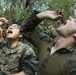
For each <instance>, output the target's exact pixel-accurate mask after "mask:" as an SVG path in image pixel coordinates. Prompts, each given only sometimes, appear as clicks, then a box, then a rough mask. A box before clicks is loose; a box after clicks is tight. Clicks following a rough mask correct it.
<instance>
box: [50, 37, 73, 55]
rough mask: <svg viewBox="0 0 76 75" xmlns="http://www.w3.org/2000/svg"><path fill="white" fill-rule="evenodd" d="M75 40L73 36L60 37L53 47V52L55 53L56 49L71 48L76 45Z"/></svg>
mask: <svg viewBox="0 0 76 75" xmlns="http://www.w3.org/2000/svg"><path fill="white" fill-rule="evenodd" d="M74 42H75V40H74V39H72V38H66V39H65V38H60V39H59V40H58V41H57V42H56V44H55V45H54V46H53V47H52V48H51V54H53V53H54V52H55V51H57V50H59V49H61V48H66V49H70V48H72V47H73V46H74Z"/></svg>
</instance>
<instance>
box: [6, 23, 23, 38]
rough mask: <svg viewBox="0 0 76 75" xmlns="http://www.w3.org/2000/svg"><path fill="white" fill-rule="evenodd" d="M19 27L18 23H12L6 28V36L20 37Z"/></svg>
mask: <svg viewBox="0 0 76 75" xmlns="http://www.w3.org/2000/svg"><path fill="white" fill-rule="evenodd" d="M20 30H21V27H20V26H19V25H18V24H12V25H10V26H9V27H8V29H7V30H6V37H7V38H8V39H19V38H21V37H22V34H21V32H20Z"/></svg>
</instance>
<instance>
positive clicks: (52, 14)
mask: <svg viewBox="0 0 76 75" xmlns="http://www.w3.org/2000/svg"><path fill="white" fill-rule="evenodd" d="M37 16H38V17H39V18H40V19H42V20H44V19H49V20H52V21H57V20H59V19H60V18H61V17H62V16H63V9H62V10H60V9H59V10H56V11H49V10H48V11H45V12H42V13H40V14H38V15H37Z"/></svg>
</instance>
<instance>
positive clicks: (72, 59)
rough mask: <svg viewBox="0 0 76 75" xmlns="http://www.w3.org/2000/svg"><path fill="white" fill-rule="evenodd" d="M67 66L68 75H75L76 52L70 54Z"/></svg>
mask: <svg viewBox="0 0 76 75" xmlns="http://www.w3.org/2000/svg"><path fill="white" fill-rule="evenodd" d="M68 65H69V66H68V70H69V75H76V52H73V53H71V54H70V56H69V61H68Z"/></svg>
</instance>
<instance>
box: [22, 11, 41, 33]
mask: <svg viewBox="0 0 76 75" xmlns="http://www.w3.org/2000/svg"><path fill="white" fill-rule="evenodd" d="M38 13H39V12H38V11H34V12H33V13H32V14H30V15H29V16H28V17H27V18H25V19H24V20H23V22H22V24H21V29H22V30H21V32H22V33H27V32H32V31H33V30H35V28H36V27H37V26H38V24H39V23H40V22H41V21H42V20H40V19H39V18H38V17H37V16H36V15H37V14H38Z"/></svg>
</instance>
